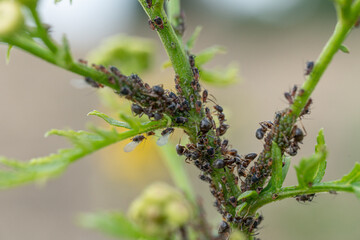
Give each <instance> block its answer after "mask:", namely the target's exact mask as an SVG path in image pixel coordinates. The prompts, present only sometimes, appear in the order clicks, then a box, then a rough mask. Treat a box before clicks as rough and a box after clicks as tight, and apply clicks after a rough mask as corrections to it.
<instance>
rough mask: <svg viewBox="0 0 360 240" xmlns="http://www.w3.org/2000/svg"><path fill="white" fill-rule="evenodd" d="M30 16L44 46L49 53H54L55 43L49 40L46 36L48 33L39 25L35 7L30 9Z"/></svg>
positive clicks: (39, 21) (55, 50)
mask: <svg viewBox="0 0 360 240" xmlns="http://www.w3.org/2000/svg"><path fill="white" fill-rule="evenodd" d="M29 9H30V12H31V15H32V16H33V18H34V21H35V24H36V26H37V30H38V33H39V34H40V38H41V40H42V41H43V42H44V44H45V45H46V46H47V47H48V48H49V49H50V51H51V52H53V53H56V52H57V50H58V48H57V46H56V45H55V43H54V42H53V41H52V40H51V39H50V37H49V35H48V31H47V30H46V29H45V28H44V26H43V24H42V23H41V20H40V16H39V14H38V12H37V10H36V6H34V7H30V8H29Z"/></svg>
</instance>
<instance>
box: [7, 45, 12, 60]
mask: <svg viewBox="0 0 360 240" xmlns="http://www.w3.org/2000/svg"><path fill="white" fill-rule="evenodd" d="M12 47H13V45H11V44H9V46H8V49H7V52H6V64H9V63H10V52H11V49H12Z"/></svg>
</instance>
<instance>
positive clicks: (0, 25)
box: [0, 1, 24, 37]
mask: <svg viewBox="0 0 360 240" xmlns="http://www.w3.org/2000/svg"><path fill="white" fill-rule="evenodd" d="M23 24H24V18H23V15H22V12H21V6H20V4H19V3H17V2H13V1H0V37H7V36H10V35H11V34H13V33H15V32H16V31H17V30H19V29H20V28H21V27H22V26H23Z"/></svg>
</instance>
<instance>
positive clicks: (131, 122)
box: [119, 113, 141, 130]
mask: <svg viewBox="0 0 360 240" xmlns="http://www.w3.org/2000/svg"><path fill="white" fill-rule="evenodd" d="M119 117H120V119H122V120H124V121H125V122H126V123H127V124H128V125H129V126H130V127H131V128H132V129H134V130H136V129H139V126H140V124H141V123H140V121H138V120H137V119H134V118H132V117H130V116H128V115H127V114H125V113H120V114H119Z"/></svg>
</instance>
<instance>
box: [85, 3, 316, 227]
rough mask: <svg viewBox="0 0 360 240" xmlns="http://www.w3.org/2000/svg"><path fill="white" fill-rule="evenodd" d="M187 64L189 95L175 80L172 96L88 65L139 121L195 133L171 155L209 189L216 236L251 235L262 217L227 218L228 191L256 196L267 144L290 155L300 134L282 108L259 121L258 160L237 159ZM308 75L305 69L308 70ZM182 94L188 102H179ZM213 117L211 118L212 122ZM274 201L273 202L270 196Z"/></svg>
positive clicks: (218, 113)
mask: <svg viewBox="0 0 360 240" xmlns="http://www.w3.org/2000/svg"><path fill="white" fill-rule="evenodd" d="M150 7H151V6H150ZM160 20H161V19H160ZM160 20H158V19H157V20H156V19H154V20H153V22H154V24H155V25H156V26H157V27H158V28H160V29H161V28H162V27H163V25H162V21H161V22H160ZM84 64H85V63H84ZM189 64H190V66H191V69H192V73H193V79H192V81H191V88H192V92H191V93H189V92H187V93H186V94H185V93H184V92H183V89H182V87H181V86H180V78H179V76H177V75H176V76H175V89H176V93H174V92H172V91H169V90H164V89H163V87H162V86H161V85H157V86H153V87H150V86H149V85H148V84H147V83H144V82H143V81H142V80H141V79H140V77H139V76H137V75H135V74H132V75H130V76H125V75H123V74H122V73H121V72H120V71H119V70H118V69H117V68H115V67H110V68H109V70H108V69H106V68H105V67H104V66H101V65H94V64H93V65H92V66H93V67H94V68H95V69H96V70H98V71H101V72H103V73H104V74H106V75H107V76H108V83H109V84H113V85H115V86H116V88H117V89H118V91H117V93H118V94H119V95H120V96H123V97H125V98H126V99H128V100H131V101H132V102H133V105H132V107H131V110H132V112H133V114H134V115H137V116H142V115H144V114H145V115H147V116H148V117H149V118H150V119H152V120H161V119H162V118H163V117H164V114H166V115H167V116H169V117H170V118H171V119H172V125H173V126H179V127H181V126H182V125H185V124H186V126H187V127H189V128H193V129H196V132H197V134H196V136H194V137H195V138H196V141H193V142H192V143H189V144H186V145H185V146H183V145H180V144H178V145H177V146H176V152H177V153H178V155H181V156H185V162H187V163H192V164H194V165H195V166H196V167H197V168H198V169H200V171H201V174H200V176H199V177H200V179H201V180H203V181H205V182H207V183H208V184H209V186H210V192H211V194H212V195H213V196H214V197H215V199H216V201H215V203H214V206H215V207H216V208H217V210H218V211H219V212H220V214H222V216H223V219H224V222H223V223H222V224H221V226H220V228H219V234H223V233H227V232H228V229H229V224H230V223H233V224H236V225H238V227H240V228H241V229H247V230H248V231H249V232H250V233H251V232H253V231H255V230H256V228H257V226H258V225H259V224H260V222H261V221H262V216H258V217H255V216H245V217H241V216H237V215H236V214H235V215H234V214H231V213H230V212H233V211H231V209H235V208H236V207H237V206H238V204H241V203H238V201H237V199H236V196H238V194H239V192H236V191H234V190H233V189H232V188H231V186H234V185H238V184H239V183H240V190H241V192H245V191H248V190H256V191H257V192H258V193H260V192H261V191H262V189H263V186H264V184H265V183H266V181H267V180H268V179H269V177H270V176H271V166H272V159H271V145H272V141H275V142H276V143H277V144H278V146H279V147H280V148H281V151H282V152H283V153H285V152H286V153H287V154H289V155H291V156H294V155H296V154H297V151H298V150H299V149H300V147H299V143H302V140H303V138H304V133H303V131H302V130H301V128H299V127H298V126H297V125H295V122H296V119H294V118H292V117H290V116H291V109H290V108H288V109H285V110H284V111H282V112H278V113H276V115H275V119H274V121H273V122H270V121H264V122H260V128H259V129H257V130H256V133H255V136H256V138H257V139H259V140H263V141H264V149H263V151H262V152H261V153H260V154H259V156H258V154H256V153H249V154H246V155H240V154H239V153H238V151H237V150H236V149H232V148H231V145H230V144H229V141H228V140H226V139H221V137H222V136H223V135H224V134H225V133H226V131H227V130H228V128H229V125H227V124H226V123H225V122H226V118H225V114H224V112H223V108H222V107H221V106H219V105H218V104H216V103H215V102H214V101H213V100H211V99H209V93H208V91H207V90H203V91H202V92H201V86H200V84H199V70H198V69H197V68H196V66H195V56H193V55H189ZM310 65H311V64H310ZM310 67H311V66H310ZM310 67H309V68H310ZM310 72H311V70H309V73H310ZM86 82H87V83H88V84H89V85H91V86H92V87H96V88H99V87H102V85H101V84H99V83H97V82H95V81H93V80H92V79H90V78H86ZM200 93H201V94H200ZM302 94H304V90H303V89H300V90H299V91H298V89H297V87H296V86H294V88H293V89H292V90H291V91H290V92H287V93H285V94H284V96H285V98H286V99H287V101H288V102H289V104H290V105H292V104H293V103H294V98H295V97H296V96H297V95H302ZM187 95H188V97H185V96H187ZM209 101H210V102H213V103H214V106H213V107H212V109H213V110H211V108H209V107H207V106H206V104H207V103H208V102H209ZM311 103H312V100H311V99H310V100H309V101H308V103H307V104H306V106H305V108H304V110H303V111H302V112H301V114H300V117H302V116H304V115H306V114H309V113H310V110H309V109H310V105H311ZM193 110H195V113H196V114H198V115H199V116H200V120H199V122H197V123H195V122H192V123H189V116H190V114H191V112H192V111H193ZM193 113H194V112H193ZM193 113H192V114H193ZM214 118H217V121H215V120H214ZM173 132H174V128H172V127H169V128H166V129H165V130H163V131H162V132H161V136H160V138H159V139H158V140H157V144H158V145H159V146H162V145H165V144H166V143H167V141H168V138H169V136H170V135H171V134H172V133H173ZM151 135H154V132H150V133H148V136H151ZM144 139H145V136H144V135H138V136H135V137H133V138H132V141H131V142H130V143H129V144H127V145H126V146H125V148H124V151H125V152H130V151H132V150H133V149H134V148H135V147H136V146H137V145H138V144H139V143H141V142H142V141H143V140H144ZM256 158H257V160H256V161H255V159H256ZM252 162H253V164H251V163H252ZM214 173H216V175H217V176H219V173H223V174H221V175H222V177H221V182H214V180H213V176H214ZM236 188H237V187H236ZM274 197H275V198H276V196H274ZM312 198H313V196H306V197H304V196H299V197H297V198H296V199H297V200H298V201H311V200H312Z"/></svg>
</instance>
